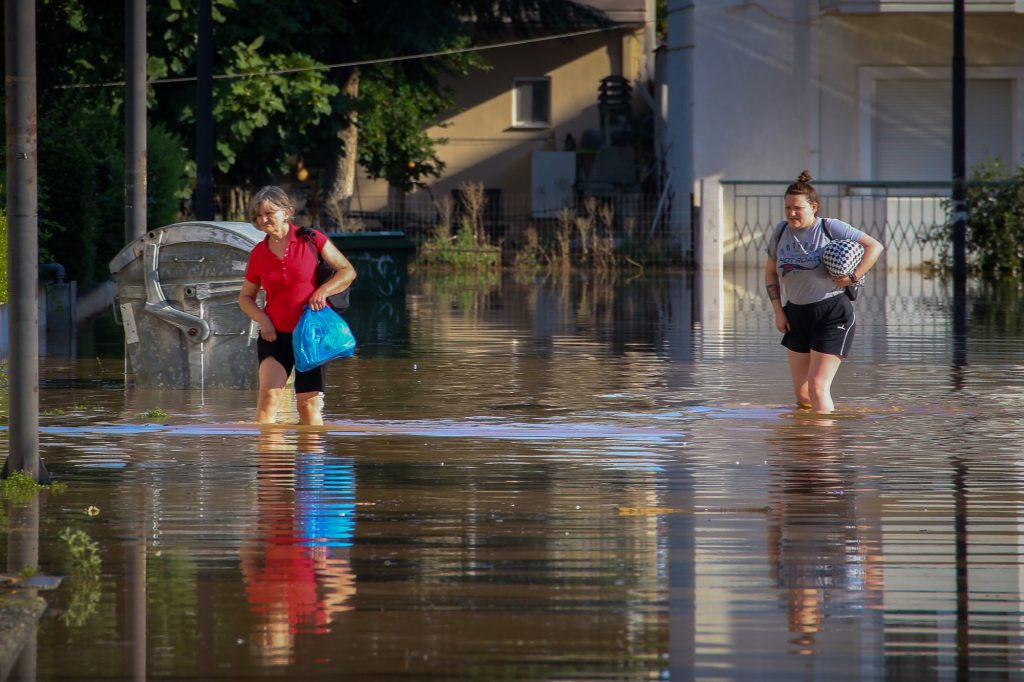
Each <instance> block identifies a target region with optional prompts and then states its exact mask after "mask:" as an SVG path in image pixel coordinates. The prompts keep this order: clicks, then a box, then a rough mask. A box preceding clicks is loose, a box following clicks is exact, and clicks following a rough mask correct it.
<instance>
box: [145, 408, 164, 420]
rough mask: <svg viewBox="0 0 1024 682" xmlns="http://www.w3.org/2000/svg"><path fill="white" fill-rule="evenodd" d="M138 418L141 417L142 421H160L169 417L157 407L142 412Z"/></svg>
mask: <svg viewBox="0 0 1024 682" xmlns="http://www.w3.org/2000/svg"><path fill="white" fill-rule="evenodd" d="M139 416H141V417H143V418H144V419H154V420H160V419H167V417H169V416H170V415H169V414H167V412H166V411H164V410H162V409H160V408H159V407H154V408H152V409H150V410H148V411H146V412H143V413H142V414H141V415H139Z"/></svg>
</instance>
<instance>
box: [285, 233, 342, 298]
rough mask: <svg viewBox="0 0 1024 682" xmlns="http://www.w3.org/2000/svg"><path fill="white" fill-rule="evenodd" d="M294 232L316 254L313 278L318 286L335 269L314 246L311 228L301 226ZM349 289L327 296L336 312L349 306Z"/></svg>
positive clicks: (327, 278) (331, 274) (331, 275)
mask: <svg viewBox="0 0 1024 682" xmlns="http://www.w3.org/2000/svg"><path fill="white" fill-rule="evenodd" d="M296 234H297V235H298V236H299V237H301V238H302V239H304V240H305V241H306V243H307V244H309V248H311V249H313V253H315V254H316V270H315V272H314V274H313V279H314V281H315V282H316V285H317V286H318V287H319V286H321V285H322V284H323V283H324V282H326V281H327V280H329V279H330V278H331V277H334V273H335V272H337V270H335V269H334V268H332V267H331V264H330V263H328V262H327V261H325V260H324V258H323V256H321V255H320V250H319V249H317V248H316V240H315V239H313V230H312V229H311V228H308V227H301V228H299V229H298V230H297V231H296ZM349 291H350V289H349V288H346V289H345V290H344V291H342V292H340V293H337V294H332V295H330V296H328V297H327V302H328V303H329V304H330V306H331V307H332V308H334V310H336V311H337V312H339V313H341V312H344V311H346V310H348V306H349Z"/></svg>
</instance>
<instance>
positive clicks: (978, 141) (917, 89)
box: [872, 79, 1013, 180]
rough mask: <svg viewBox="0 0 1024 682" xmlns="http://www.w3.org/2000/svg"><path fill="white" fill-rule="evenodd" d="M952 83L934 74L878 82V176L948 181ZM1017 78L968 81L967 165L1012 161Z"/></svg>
mask: <svg viewBox="0 0 1024 682" xmlns="http://www.w3.org/2000/svg"><path fill="white" fill-rule="evenodd" d="M952 92H953V91H952V86H951V84H950V83H949V82H948V81H941V80H933V79H882V80H877V81H875V120H874V140H873V142H872V144H873V147H874V149H873V154H872V157H873V158H874V165H875V168H874V178H875V179H876V180H946V179H948V178H949V177H950V175H951V173H952V129H953V120H952V118H953V113H952V111H953V108H952V96H953V95H952ZM1011 92H1012V89H1011V81H1010V80H1009V79H971V80H968V82H967V165H968V168H971V167H973V166H974V165H977V164H978V163H980V162H982V161H984V160H991V159H993V158H995V157H1000V158H1001V159H1002V160H1003V162H1004V163H1006V164H1012V162H1013V159H1012V158H1011V154H1010V143H1011Z"/></svg>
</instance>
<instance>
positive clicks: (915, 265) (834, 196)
mask: <svg viewBox="0 0 1024 682" xmlns="http://www.w3.org/2000/svg"><path fill="white" fill-rule="evenodd" d="M788 184H789V182H788V181H787V182H779V181H770V182H768V181H743V180H735V181H723V182H722V187H723V192H724V195H725V196H724V207H725V221H724V222H725V225H724V226H723V229H724V235H723V236H724V240H723V242H724V243H725V253H724V258H725V262H727V263H731V264H733V265H755V266H756V265H763V264H764V256H765V249H766V248H767V245H768V238H769V237H770V235H771V233H772V230H773V228H774V227H775V226H776V225H778V224H779V222H781V221H782V220H783V219H784V206H785V200H784V197H783V193H784V192H785V191H786V187H787V185H788ZM814 186H815V188H816V189H817V190H818V196H819V198H820V199H821V207H820V209H819V211H818V213H819V215H822V216H827V217H829V218H836V219H838V220H843V221H845V222H848V223H850V224H851V225H853V226H854V227H856V228H858V229H860V230H863V231H864V232H867V233H868V234H870V235H871V236H873V237H875V238H876V239H878V240H879V241H881V242H882V243H883V244H884V245H885V253H884V254H883V256H882V258H883V260H882V261H881V262H880V263H879V266H881V267H883V268H885V269H887V270H907V269H912V270H920V269H921V268H926V267H927V266H929V265H930V264H933V263H935V262H937V261H939V260H941V258H942V256H943V253H944V249H946V248H948V245H947V244H945V243H944V242H942V241H936V240H934V239H929V237H930V236H933V235H934V234H935V233H936V232H937V231H940V230H941V229H942V227H943V226H944V225H945V224H946V222H947V204H948V201H949V196H950V191H951V184H950V183H921V182H860V181H840V182H815V183H814Z"/></svg>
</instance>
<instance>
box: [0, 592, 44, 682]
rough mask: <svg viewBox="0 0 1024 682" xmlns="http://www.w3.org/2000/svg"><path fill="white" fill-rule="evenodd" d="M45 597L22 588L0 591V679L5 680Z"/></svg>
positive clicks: (28, 635)
mask: <svg viewBox="0 0 1024 682" xmlns="http://www.w3.org/2000/svg"><path fill="white" fill-rule="evenodd" d="M45 610H46V600H45V599H43V598H42V597H40V596H38V595H35V594H30V593H26V592H25V591H23V590H9V591H6V592H0V680H6V679H7V677H8V675H10V673H11V668H13V667H14V663H15V661H17V660H18V655H19V654H20V653H21V650H22V649H23V648H24V647H25V643H26V642H27V641H28V639H29V637H31V636H32V633H33V632H34V630H35V628H36V625H37V624H38V622H39V618H40V616H42V615H43V611H45Z"/></svg>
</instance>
